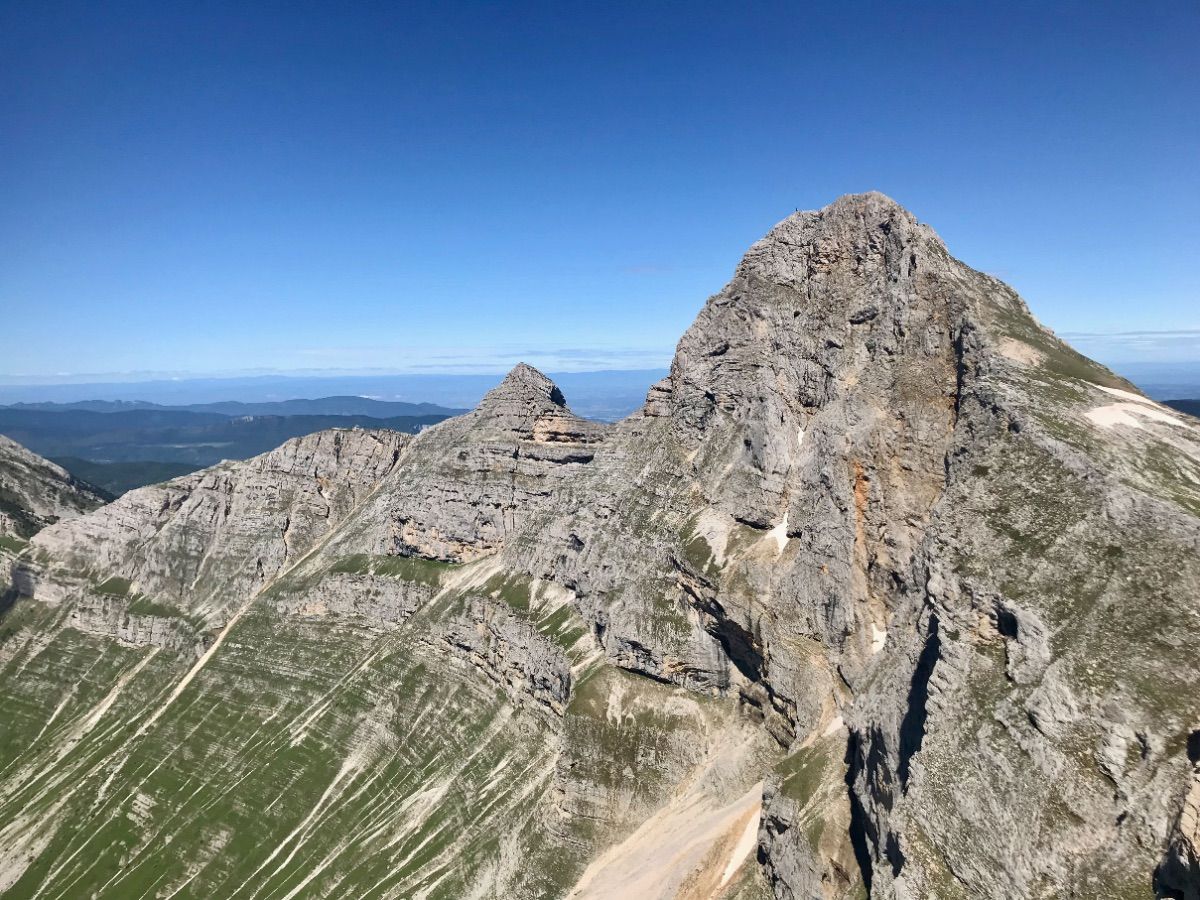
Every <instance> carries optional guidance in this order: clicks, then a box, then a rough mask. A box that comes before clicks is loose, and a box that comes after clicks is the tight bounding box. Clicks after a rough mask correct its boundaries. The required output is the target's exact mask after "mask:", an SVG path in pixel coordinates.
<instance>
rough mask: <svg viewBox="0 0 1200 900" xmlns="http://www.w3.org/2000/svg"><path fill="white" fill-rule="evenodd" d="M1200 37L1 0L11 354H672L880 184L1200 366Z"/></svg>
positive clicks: (979, 252)
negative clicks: (824, 210) (742, 279)
mask: <svg viewBox="0 0 1200 900" xmlns="http://www.w3.org/2000/svg"><path fill="white" fill-rule="evenodd" d="M1198 45H1200V7H1198V6H1197V5H1196V4H1195V3H1194V2H1186V3H1170V2H1163V3H1154V4H1141V3H1125V4H1115V3H1103V2H1089V3H1086V4H1085V3H1078V4H1075V3H1054V4H1046V3H1004V4H995V3H979V4H970V3H942V4H939V3H919V4H897V3H879V4H871V3H828V4H795V3H787V4H774V3H745V4H742V3H736V4H735V3H720V4H706V3H700V2H689V3H644V2H642V3H629V4H622V3H544V4H513V5H510V4H485V3H467V4H446V3H438V4H428V5H424V4H420V3H305V2H293V3H287V4H283V3H280V4H268V3H236V4H233V3H230V4H222V3H195V4H164V3H160V2H153V3H146V4H127V3H105V4H91V3H88V4H83V3H80V4H70V3H55V2H47V3H26V4H16V3H9V4H4V5H3V6H2V7H0V122H3V123H4V124H3V125H0V197H2V198H3V200H2V202H0V310H2V312H0V316H2V318H0V321H3V323H4V337H5V339H4V347H5V350H4V354H3V358H2V359H0V377H3V376H9V377H13V376H24V377H25V378H29V377H31V376H32V377H45V378H47V379H51V378H54V377H58V375H59V373H76V374H78V373H96V374H101V373H122V372H125V373H127V372H147V373H151V372H153V373H163V372H168V373H230V372H242V371H248V370H283V371H288V370H308V371H313V370H326V369H328V370H336V371H356V370H360V369H370V370H388V371H412V372H424V371H472V370H478V371H494V370H501V369H504V368H506V367H507V366H508V365H510V364H511V363H512V362H514V361H516V360H517V359H527V360H529V361H530V362H533V363H535V364H538V365H542V366H544V367H546V368H549V369H557V370H564V369H589V368H592V369H595V368H608V367H618V368H641V367H647V366H654V365H660V364H664V363H665V362H666V361H667V360H668V359H669V357H670V354H671V351H672V349H673V347H674V344H675V342H676V341H677V340H678V337H679V335H680V334H681V333H682V331H683V329H684V328H686V327H687V325H688V324H689V323H690V322H691V320H692V318H693V317H694V316H695V314H696V312H697V310H698V309H699V308H700V306H701V305H702V304H703V302H704V300H705V298H706V297H707V296H708V295H709V294H711V293H714V292H715V291H717V290H718V289H719V288H720V287H721V286H722V284H724V282H725V281H726V280H727V279H728V277H729V275H730V274H731V272H732V270H733V267H734V265H735V263H736V262H737V260H738V258H739V257H740V256H741V254H742V252H743V251H744V250H745V248H746V247H747V246H749V244H750V243H752V242H753V241H754V240H755V239H757V238H758V237H759V236H760V235H761V234H763V233H764V232H765V231H766V230H767V229H768V228H769V227H770V226H771V225H772V224H773V223H775V222H776V221H778V220H779V219H781V218H782V217H784V216H785V215H787V214H788V213H790V212H792V210H793V209H795V208H802V209H803V208H814V207H818V206H822V205H824V204H826V203H828V202H830V201H831V200H833V199H834V198H835V197H837V196H838V195H840V194H843V193H847V192H851V191H862V190H869V189H877V190H882V191H884V192H886V193H888V194H890V195H891V196H893V197H895V198H896V199H897V200H899V201H900V202H901V203H903V204H904V205H906V206H907V207H909V208H910V209H911V210H912V211H913V212H914V213H916V214H917V215H918V216H919V217H920V218H921V219H922V220H924V221H926V222H928V223H930V224H932V225H933V226H934V227H935V228H936V229H937V230H938V231H939V233H940V234H941V235H942V237H943V238H944V239H945V240H946V241H947V243H948V244H949V246H950V248H951V250H952V252H954V253H955V254H956V255H957V256H959V257H960V258H962V259H964V260H966V261H967V262H969V263H971V264H972V265H974V266H976V267H977V268H980V269H984V270H986V271H989V272H992V273H993V274H996V275H998V276H1000V277H1002V278H1004V279H1005V280H1007V281H1009V282H1010V283H1011V284H1013V285H1014V286H1015V287H1016V288H1017V289H1018V290H1019V291H1021V293H1022V294H1023V295H1024V296H1025V297H1026V299H1027V300H1028V301H1029V302H1030V303H1031V305H1032V306H1033V308H1034V310H1035V312H1036V313H1037V314H1038V315H1039V317H1040V318H1041V319H1042V320H1043V321H1044V322H1045V323H1047V324H1048V325H1050V326H1051V327H1053V328H1055V329H1056V330H1058V331H1059V332H1060V333H1064V334H1066V335H1068V336H1070V337H1071V338H1072V340H1074V341H1075V342H1076V343H1077V344H1078V345H1079V346H1080V347H1081V348H1082V349H1084V350H1085V351H1087V352H1091V353H1094V354H1095V355H1098V356H1100V357H1101V358H1104V359H1107V360H1109V361H1118V360H1121V359H1187V360H1195V359H1200V302H1198V301H1200V266H1197V260H1200V224H1198V220H1197V211H1196V210H1197V200H1198V199H1200V166H1198V165H1197V163H1198V161H1200V160H1198V156H1200V153H1198V150H1200V116H1198V115H1197V113H1198V112H1200V109H1198V105H1200V101H1198V98H1200V67H1198V66H1197V65H1196V59H1195V52H1196V49H1195V48H1196V47H1197V46H1198ZM1164 333H1165V334H1164Z"/></svg>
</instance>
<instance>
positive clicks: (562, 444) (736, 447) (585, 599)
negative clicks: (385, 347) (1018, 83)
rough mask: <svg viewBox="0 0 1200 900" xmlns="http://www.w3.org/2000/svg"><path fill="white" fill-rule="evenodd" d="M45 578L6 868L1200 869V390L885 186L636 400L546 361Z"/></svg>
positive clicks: (575, 875) (1176, 887)
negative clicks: (1072, 336)
mask: <svg viewBox="0 0 1200 900" xmlns="http://www.w3.org/2000/svg"><path fill="white" fill-rule="evenodd" d="M16 574H17V576H18V578H19V579H20V581H21V584H22V585H23V586H24V587H25V592H26V593H29V594H32V599H26V600H22V601H20V602H19V603H18V606H17V607H16V608H14V610H13V612H12V613H11V614H10V615H11V616H13V617H14V619H13V621H14V625H13V628H12V637H11V639H10V640H9V641H8V642H7V643H6V644H3V645H0V666H4V667H5V668H4V670H3V673H4V674H3V675H0V684H3V685H4V686H5V691H6V692H7V693H6V694H5V700H4V702H5V703H6V704H7V705H8V706H9V707H11V708H13V709H16V710H19V711H22V712H21V713H20V715H19V716H18V718H17V721H16V724H15V725H14V726H13V737H12V738H11V739H10V740H9V741H8V742H7V743H6V744H5V745H4V746H5V747H6V748H10V749H6V750H5V752H6V753H8V754H9V756H7V757H5V758H4V759H2V760H0V766H2V765H9V766H11V767H14V768H12V769H11V771H14V772H15V773H16V774H14V775H12V776H5V780H0V821H7V822H10V823H11V824H9V825H6V826H0V841H7V842H8V843H9V844H10V845H12V846H13V847H15V848H16V850H17V851H18V852H17V853H15V854H13V855H12V858H13V859H14V860H16V861H15V862H12V863H9V864H8V865H7V867H6V868H5V869H4V870H3V871H2V872H0V889H2V888H4V887H10V888H11V890H12V892H13V893H12V896H14V897H20V896H32V895H33V894H35V893H37V892H39V891H41V892H43V893H44V892H46V891H49V890H52V889H57V890H60V891H61V890H63V889H66V888H67V887H70V888H71V889H72V890H74V889H78V890H90V891H92V892H98V893H99V894H104V893H105V892H106V891H109V892H115V893H112V895H113V896H119V895H123V894H122V893H121V892H124V894H132V895H142V894H144V893H146V892H147V891H151V890H159V891H161V892H166V893H171V892H176V893H178V894H179V895H181V896H183V895H187V894H188V892H189V891H190V892H191V893H192V895H195V896H218V895H219V896H230V897H234V896H243V895H244V896H251V895H254V894H255V893H259V894H260V895H261V893H262V892H269V891H272V892H280V893H281V895H287V896H300V895H302V894H303V895H309V896H344V895H351V894H353V895H355V896H357V895H362V894H366V895H371V896H396V897H401V896H415V895H420V896H429V897H435V896H443V897H459V896H512V897H529V898H532V897H550V896H567V895H572V896H578V897H581V898H582V897H589V896H602V895H613V894H614V893H623V894H624V895H628V896H634V895H636V896H660V895H661V896H685V897H692V896H694V897H701V896H704V897H708V896H726V897H733V896H740V897H753V896H765V895H772V894H773V895H774V896H776V897H779V898H813V897H820V898H825V900H836V898H852V897H862V896H869V897H879V898H897V900H907V898H919V897H920V898H926V897H928V898H952V897H971V898H997V900H999V898H1005V900H1008V898H1031V900H1032V898H1041V897H1050V896H1055V897H1057V896H1071V897H1081V898H1082V897H1097V898H1098V897H1134V896H1152V895H1157V896H1160V897H1178V896H1182V897H1194V896H1197V891H1198V890H1200V882H1198V880H1197V878H1198V876H1197V859H1198V858H1200V856H1198V853H1197V840H1198V839H1197V828H1196V823H1197V815H1196V810H1197V799H1196V798H1197V796H1200V792H1198V790H1197V787H1196V785H1197V781H1196V778H1197V776H1196V767H1197V764H1198V760H1200V749H1198V748H1200V736H1198V735H1200V669H1198V668H1197V667H1196V666H1195V665H1194V664H1193V662H1194V660H1195V659H1197V658H1200V638H1198V637H1197V635H1200V628H1198V626H1200V602H1198V600H1197V598H1198V597H1200V426H1198V425H1197V423H1196V422H1195V421H1194V420H1190V419H1188V418H1187V417H1185V416H1182V415H1179V414H1177V413H1174V412H1173V411H1170V410H1167V409H1164V408H1163V407H1161V406H1159V405H1158V404H1155V403H1153V402H1152V401H1150V400H1148V399H1147V398H1145V397H1143V396H1142V395H1140V394H1139V393H1137V392H1136V390H1135V389H1134V388H1133V386H1132V385H1129V384H1128V383H1126V382H1125V381H1123V380H1122V379H1120V378H1118V377H1117V376H1115V375H1113V374H1112V373H1111V372H1109V371H1108V370H1106V369H1104V368H1103V367H1101V366H1099V365H1097V364H1096V363H1094V362H1091V361H1090V360H1087V359H1086V358H1084V357H1082V356H1080V355H1079V354H1077V353H1075V352H1074V351H1073V350H1071V349H1070V348H1069V347H1068V346H1067V345H1065V344H1064V343H1062V342H1061V341H1059V340H1058V339H1057V338H1056V337H1055V336H1054V335H1053V334H1051V333H1050V332H1049V331H1047V330H1045V329H1043V328H1042V327H1041V326H1040V325H1038V324H1037V322H1036V321H1035V320H1034V319H1033V317H1032V316H1031V315H1030V313H1029V310H1028V309H1027V308H1026V306H1025V304H1024V303H1023V302H1022V301H1021V299H1020V298H1019V297H1018V296H1017V295H1016V294H1015V293H1014V292H1013V291H1012V290H1011V289H1009V288H1008V287H1006V286H1005V285H1003V284H1002V283H1000V282H999V281H997V280H995V279H994V278H991V277H989V276H987V275H984V274H982V273H979V272H976V271H974V270H973V269H971V268H969V267H968V266H966V265H964V264H963V263H961V262H959V261H958V260H956V259H954V258H953V257H952V256H951V255H950V254H949V253H948V251H947V250H946V248H945V246H944V245H943V244H942V242H941V241H940V239H939V238H938V237H937V235H936V234H935V233H934V232H933V231H932V230H930V229H929V228H928V227H927V226H924V225H922V224H920V223H918V222H917V221H916V219H915V218H914V217H913V216H912V215H911V214H909V213H908V212H906V211H905V210H903V209H902V208H900V207H899V206H898V205H896V204H895V203H894V202H892V201H891V200H889V199H888V198H886V197H883V196H881V195H878V194H865V195H857V196H850V197H844V198H842V199H841V200H839V201H837V202H836V203H834V204H833V205H831V206H829V207H827V208H825V209H823V210H820V211H818V212H806V213H797V214H796V215H794V216H791V217H789V218H788V219H786V220H784V221H783V222H781V223H780V224H779V225H777V226H776V227H775V228H774V229H772V230H771V232H770V233H768V234H767V236H766V237H764V238H763V239H762V240H761V241H759V242H758V243H756V244H755V245H754V246H753V247H752V248H751V249H750V251H749V252H748V254H747V255H746V257H745V258H744V259H743V261H742V262H741V264H740V265H739V266H738V268H737V270H736V272H735V273H734V277H733V279H732V280H731V281H730V283H729V284H728V285H727V286H726V287H725V288H724V289H723V290H722V291H721V292H720V293H718V294H716V295H715V296H713V297H712V298H711V299H710V300H709V301H708V303H707V304H706V305H705V307H704V309H703V310H702V311H701V313H700V315H699V316H698V318H697V320H696V323H695V324H694V325H693V326H692V327H691V328H690V329H689V330H688V332H687V333H686V334H685V335H684V337H683V338H682V340H681V341H680V344H679V348H678V351H677V353H676V356H675V359H674V362H673V364H672V367H671V371H670V375H669V377H668V378H666V379H664V380H663V381H661V382H659V383H658V384H656V385H654V386H653V387H652V388H651V390H650V392H649V394H648V396H647V399H646V403H645V406H644V407H643V409H642V410H641V411H639V412H638V413H636V414H634V415H633V416H630V417H629V418H627V419H625V420H623V421H622V422H619V423H616V424H613V425H600V424H597V423H592V422H587V421H584V420H581V419H579V418H578V417H576V416H574V415H573V414H572V413H571V412H570V410H569V409H568V407H567V406H566V402H565V399H564V398H563V396H562V394H561V392H559V391H558V389H557V388H556V387H555V386H554V385H553V383H552V382H551V381H550V380H549V379H547V378H546V377H545V376H543V375H542V374H541V373H538V372H537V371H536V370H534V369H532V368H530V367H528V366H519V367H517V368H516V369H515V370H514V371H513V372H512V373H510V374H509V376H508V377H507V378H506V379H505V380H504V381H503V382H502V383H501V384H500V385H499V386H498V387H497V388H496V389H494V390H493V391H492V392H490V393H489V394H488V395H487V397H486V398H485V399H484V401H483V402H482V403H481V404H480V406H479V408H478V409H477V410H475V411H473V412H472V413H470V414H467V415H464V416H460V417H457V418H455V419H451V420H448V421H446V422H443V423H441V424H439V425H437V426H435V427H433V428H430V429H428V430H426V431H425V432H423V433H422V434H420V435H418V436H416V437H414V438H411V439H410V438H408V437H407V436H400V435H389V434H371V433H366V432H343V433H325V434H322V435H314V436H313V437H312V438H307V439H304V440H302V441H300V442H291V443H289V444H288V445H285V447H283V448H281V449H280V450H279V451H275V452H274V453H272V454H267V455H266V456H264V457H260V458H258V459H256V460H251V461H248V462H247V463H244V464H238V465H230V466H224V467H217V468H215V469H212V470H208V471H206V472H202V473H197V474H196V475H194V476H189V477H187V478H185V479H179V480H177V481H175V482H172V483H170V484H168V485H165V486H162V487H159V488H150V489H145V490H143V491H138V492H134V493H133V494H130V495H127V496H126V497H125V498H122V500H121V501H119V502H118V503H116V504H113V505H112V506H110V507H106V508H105V509H102V510H100V511H98V512H96V513H93V514H91V515H90V516H87V517H84V518H82V519H78V520H75V521H73V522H67V523H63V524H60V525H57V526H54V527H51V528H49V529H46V530H45V531H43V532H41V533H40V534H39V535H37V536H36V537H35V538H34V539H33V540H32V542H31V545H30V547H29V548H28V549H27V550H26V551H24V552H23V554H22V557H21V561H20V563H19V564H18V566H17V569H16ZM160 607H162V608H161V609H160ZM164 610H165V614H164ZM122 616H124V617H125V618H122ZM139 617H140V618H139ZM160 619H162V620H163V621H161V622H160V621H159V620H160ZM168 624H169V625H170V626H171V627H170V628H167V627H166V625H168ZM176 629H177V630H176ZM188 629H191V630H190V631H189V630H188ZM179 635H185V636H186V638H187V639H179ZM114 648H117V649H114ZM64 658H67V659H71V660H73V661H75V662H74V663H73V665H75V666H76V667H78V666H80V665H85V664H86V665H90V666H91V668H89V669H87V671H88V672H89V673H90V674H89V675H88V676H87V677H86V679H85V683H84V684H83V685H82V686H78V687H73V686H72V683H71V682H70V680H69V679H68V678H67V677H66V676H65V675H63V674H62V667H61V666H56V665H55V664H54V661H55V660H59V659H64ZM56 708H58V709H60V710H61V711H60V712H55V713H53V715H51V711H53V710H55V709H56ZM122 722H127V723H135V722H136V723H138V725H137V728H136V730H135V731H134V732H133V736H132V737H130V738H128V739H125V740H116V741H115V743H112V744H108V743H104V742H105V741H108V740H109V739H110V738H112V735H113V734H114V733H116V731H115V730H119V727H120V723H122ZM47 735H48V737H46V736H47ZM77 748H83V750H82V751H80V750H79V749H77ZM176 757H178V758H180V759H182V760H188V761H192V760H222V761H224V760H231V762H228V763H226V762H222V763H221V766H222V768H221V773H222V774H221V776H220V778H219V779H217V778H210V779H207V780H204V781H203V783H201V784H199V785H197V786H195V787H194V788H192V787H190V784H191V782H190V781H189V780H188V777H187V776H185V775H184V774H183V772H184V771H185V768H184V767H180V768H176V767H174V766H173V765H172V764H171V762H170V761H171V760H172V759H175V758H176ZM76 760H78V762H77V763H76ZM51 773H54V774H53V775H52V774H51ZM72 778H73V779H76V780H75V781H72V782H70V783H71V785H72V786H71V788H70V791H69V793H63V792H61V791H58V789H53V790H52V789H50V788H46V787H38V785H42V784H44V783H50V782H53V783H56V784H65V783H66V781H65V780H66V779H72ZM46 779H50V782H47V781H46ZM181 782H182V783H187V784H188V785H189V788H188V790H186V791H185V790H182V789H181V788H180V784H181ZM218 782H219V783H218ZM226 784H229V785H236V786H237V787H236V791H235V792H234V793H233V794H232V796H231V795H230V793H229V792H230V791H234V789H233V788H229V789H227V788H226V787H224V785H226ZM64 790H65V788H64ZM192 790H194V792H195V793H189V791H192ZM56 802H60V805H58V806H56V805H55V803H56ZM190 810H202V811H203V814H202V815H200V816H199V817H196V816H192V817H191V819H189V811H190ZM251 811H252V813H251ZM184 819H188V824H186V825H185V824H182V821H183V820H184ZM192 819H194V821H192ZM115 821H119V822H121V823H122V825H121V828H122V829H126V828H129V827H130V826H128V825H126V824H124V823H127V822H134V823H136V825H135V826H134V835H135V836H134V837H133V838H132V839H131V838H128V836H127V834H126V832H125V831H120V832H119V833H118V831H117V830H115V829H114V828H113V827H112V826H111V825H110V824H106V823H111V822H115ZM89 829H90V830H89ZM97 829H98V831H97ZM250 834H253V836H254V837H253V840H250V839H249V838H248V835H250ZM92 841H97V842H99V841H108V842H122V841H123V842H124V843H121V846H122V847H124V848H125V849H124V850H123V851H122V854H120V855H119V856H120V861H119V862H118V861H115V860H114V861H111V862H110V863H103V864H102V863H101V862H98V861H97V860H96V859H95V854H88V853H84V852H83V850H84V848H86V847H87V845H88V844H89V843H90V842H92ZM168 842H169V846H170V848H171V849H170V851H169V852H168V851H167V849H166V848H167V846H168Z"/></svg>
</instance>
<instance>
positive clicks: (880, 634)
mask: <svg viewBox="0 0 1200 900" xmlns="http://www.w3.org/2000/svg"><path fill="white" fill-rule="evenodd" d="M886 645H887V629H886V628H878V627H876V625H875V623H874V622H872V623H871V654H872V655H874V654H876V653H878V652H879V651H880V650H882V649H883V648H884V647H885V646H886Z"/></svg>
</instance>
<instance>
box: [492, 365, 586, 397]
mask: <svg viewBox="0 0 1200 900" xmlns="http://www.w3.org/2000/svg"><path fill="white" fill-rule="evenodd" d="M513 401H517V402H521V403H526V404H529V405H530V406H545V405H546V404H550V405H552V406H558V407H565V406H566V405H567V401H566V398H565V397H563V394H562V391H560V390H559V389H558V385H556V384H555V383H554V382H553V381H551V380H550V379H549V378H547V377H546V376H545V375H544V374H542V373H541V372H539V371H538V370H537V369H535V368H534V367H533V366H531V365H529V364H528V363H523V362H522V363H517V364H516V365H515V366H513V368H512V370H511V371H510V372H509V373H508V374H507V375H505V376H504V380H503V381H501V382H500V383H499V384H498V385H496V386H495V387H494V388H492V389H491V390H490V391H488V392H487V396H485V397H484V398H483V402H482V403H481V404H480V407H485V406H490V405H494V404H496V403H497V402H500V403H511V402H513Z"/></svg>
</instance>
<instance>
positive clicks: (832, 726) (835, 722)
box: [821, 716, 846, 737]
mask: <svg viewBox="0 0 1200 900" xmlns="http://www.w3.org/2000/svg"><path fill="white" fill-rule="evenodd" d="M845 724H846V723H845V721H844V720H843V719H842V717H841V716H834V717H833V718H832V719H830V720H829V724H828V725H826V726H825V730H824V731H822V732H821V737H829V736H830V735H831V734H834V733H835V732H837V731H839V730H840V729H841V727H842V726H843V725H845Z"/></svg>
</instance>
